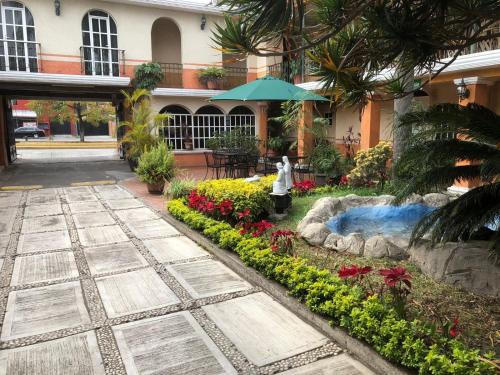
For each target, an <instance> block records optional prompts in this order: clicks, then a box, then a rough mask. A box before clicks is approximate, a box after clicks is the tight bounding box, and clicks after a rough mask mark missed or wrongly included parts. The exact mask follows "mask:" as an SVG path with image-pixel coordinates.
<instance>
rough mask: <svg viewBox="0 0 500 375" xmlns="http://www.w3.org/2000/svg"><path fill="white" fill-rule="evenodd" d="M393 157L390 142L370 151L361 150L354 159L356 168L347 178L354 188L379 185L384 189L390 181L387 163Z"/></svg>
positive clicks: (381, 143) (380, 144) (382, 143)
mask: <svg viewBox="0 0 500 375" xmlns="http://www.w3.org/2000/svg"><path fill="white" fill-rule="evenodd" d="M391 155H392V147H391V145H390V144H389V143H388V142H384V141H382V142H380V143H379V144H378V145H376V146H375V147H372V148H370V149H368V150H359V151H358V152H357V153H356V156H355V157H354V162H355V163H356V166H355V167H354V168H353V169H352V170H351V172H350V173H349V175H348V176H347V177H348V179H349V184H350V185H352V186H372V185H378V186H379V187H381V188H383V187H384V184H385V182H386V181H387V179H388V176H389V173H388V167H387V163H388V161H389V159H390V158H391Z"/></svg>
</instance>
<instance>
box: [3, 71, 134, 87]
mask: <svg viewBox="0 0 500 375" xmlns="http://www.w3.org/2000/svg"><path fill="white" fill-rule="evenodd" d="M0 82H16V83H37V84H46V85H58V86H118V87H127V86H129V85H130V78H129V77H106V76H86V75H73V74H49V73H29V72H0Z"/></svg>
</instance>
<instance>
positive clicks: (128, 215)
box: [115, 207, 159, 224]
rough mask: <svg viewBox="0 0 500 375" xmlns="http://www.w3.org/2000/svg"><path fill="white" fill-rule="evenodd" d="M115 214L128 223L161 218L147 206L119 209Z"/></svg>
mask: <svg viewBox="0 0 500 375" xmlns="http://www.w3.org/2000/svg"><path fill="white" fill-rule="evenodd" d="M115 214H116V216H118V217H119V218H120V220H121V221H123V222H125V223H127V224H128V223H131V222H133V221H145V220H155V219H158V218H159V216H158V215H157V214H155V213H154V212H153V211H151V210H150V209H149V208H146V207H141V208H132V209H129V210H118V211H116V212H115Z"/></svg>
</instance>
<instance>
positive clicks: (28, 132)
mask: <svg viewBox="0 0 500 375" xmlns="http://www.w3.org/2000/svg"><path fill="white" fill-rule="evenodd" d="M14 134H15V135H16V138H24V137H33V138H38V137H45V132H44V131H43V130H42V129H40V128H37V127H36V126H21V127H20V128H17V129H16V130H14Z"/></svg>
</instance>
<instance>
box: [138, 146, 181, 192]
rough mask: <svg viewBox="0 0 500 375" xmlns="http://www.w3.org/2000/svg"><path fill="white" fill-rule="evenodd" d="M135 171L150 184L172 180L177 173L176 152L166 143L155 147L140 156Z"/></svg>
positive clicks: (140, 178)
mask: <svg viewBox="0 0 500 375" xmlns="http://www.w3.org/2000/svg"><path fill="white" fill-rule="evenodd" d="M135 173H137V176H138V177H139V180H141V181H142V182H146V183H148V184H157V183H160V182H163V181H170V180H171V179H172V178H173V177H174V175H175V159H174V153H173V152H172V151H171V150H169V149H168V146H167V145H165V144H159V145H157V146H155V147H153V148H152V149H151V150H149V151H146V152H144V153H143V154H142V155H141V156H140V157H139V164H138V165H137V168H136V170H135Z"/></svg>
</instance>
